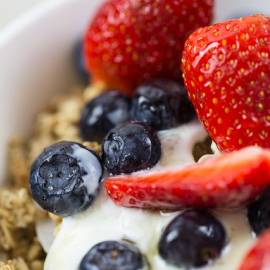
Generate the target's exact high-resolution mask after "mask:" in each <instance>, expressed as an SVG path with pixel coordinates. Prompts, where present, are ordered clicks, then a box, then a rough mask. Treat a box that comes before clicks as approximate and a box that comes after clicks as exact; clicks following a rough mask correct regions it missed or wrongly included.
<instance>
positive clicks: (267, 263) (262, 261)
mask: <svg viewBox="0 0 270 270" xmlns="http://www.w3.org/2000/svg"><path fill="white" fill-rule="evenodd" d="M269 250H270V229H268V230H267V231H265V232H264V233H263V234H262V235H261V236H260V237H259V238H258V239H257V241H256V242H255V244H254V246H253V247H252V248H251V249H250V251H249V252H248V253H247V254H246V256H245V257H244V260H243V262H242V264H241V266H240V268H239V269H238V270H267V269H270V256H269Z"/></svg>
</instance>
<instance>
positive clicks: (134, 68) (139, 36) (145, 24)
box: [84, 0, 214, 94]
mask: <svg viewBox="0 0 270 270" xmlns="http://www.w3.org/2000/svg"><path fill="white" fill-rule="evenodd" d="M213 1H214V0H196V1H190V0H109V1H106V2H105V3H104V4H103V5H102V6H101V7H100V9H99V10H98V12H97V14H96V16H95V17H94V19H93V20H92V21H91V23H90V25H89V27H88V28H87V31H86V33H85V39H84V48H85V58H86V66H87V67H88V69H89V70H90V71H91V73H92V75H93V78H94V79H96V80H102V81H104V82H105V83H107V85H108V86H110V87H113V88H119V89H121V90H124V91H126V92H127V93H130V94H131V93H132V92H133V90H134V89H135V88H136V86H138V85H139V84H140V83H142V82H144V81H145V80H148V79H151V78H154V77H168V78H174V79H177V80H180V79H181V73H180V71H179V63H180V59H181V52H182V50H183V47H184V42H185V40H186V38H187V37H188V35H189V34H191V33H192V32H193V31H194V30H195V29H197V28H198V27H200V26H205V25H208V24H209V23H210V22H211V20H212V8H213Z"/></svg>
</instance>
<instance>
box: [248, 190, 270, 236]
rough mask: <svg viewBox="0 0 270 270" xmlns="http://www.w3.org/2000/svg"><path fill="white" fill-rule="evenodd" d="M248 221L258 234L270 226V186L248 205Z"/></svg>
mask: <svg viewBox="0 0 270 270" xmlns="http://www.w3.org/2000/svg"><path fill="white" fill-rule="evenodd" d="M248 221H249V224H250V225H251V227H252V229H253V231H254V232H255V233H256V234H257V235H258V234H260V233H262V232H263V231H264V230H266V229H268V228H270V188H268V189H266V190H265V191H264V192H263V194H261V196H260V197H259V198H258V199H256V200H255V201H253V202H252V203H251V204H250V205H249V206H248Z"/></svg>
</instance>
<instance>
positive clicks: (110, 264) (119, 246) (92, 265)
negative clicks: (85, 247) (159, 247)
mask: <svg viewBox="0 0 270 270" xmlns="http://www.w3.org/2000/svg"><path fill="white" fill-rule="evenodd" d="M113 269H117V270H142V269H145V268H144V260H143V256H142V254H141V253H140V251H139V250H138V249H137V248H136V247H135V246H132V245H130V244H127V243H125V244H123V243H119V242H116V241H105V242H101V243H98V244H96V245H95V246H93V247H92V248H91V249H90V250H89V251H88V252H87V254H86V255H85V256H84V258H83V260H82V261H81V264H80V270H113Z"/></svg>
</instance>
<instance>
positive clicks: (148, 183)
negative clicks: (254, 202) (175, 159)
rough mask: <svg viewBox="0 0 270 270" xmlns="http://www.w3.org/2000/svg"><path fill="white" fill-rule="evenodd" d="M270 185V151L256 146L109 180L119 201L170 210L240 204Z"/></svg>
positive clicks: (111, 192)
mask: <svg viewBox="0 0 270 270" xmlns="http://www.w3.org/2000/svg"><path fill="white" fill-rule="evenodd" d="M269 184H270V150H266V149H262V148H260V147H252V146H250V147H247V148H244V149H242V150H239V151H233V152H230V153H227V154H224V155H222V156H218V157H215V158H212V159H210V160H207V161H204V162H202V163H196V164H194V165H189V166H186V167H184V168H174V169H171V168H170V169H164V170H158V171H141V172H139V173H134V174H131V175H119V176H114V177H110V178H108V179H107V180H106V183H105V185H106V188H107V192H108V194H109V196H110V197H111V198H112V199H113V200H114V201H115V202H116V203H117V204H120V205H123V206H126V207H141V208H158V209H167V210H177V209H179V208H182V207H189V206H192V207H213V208H220V207H225V208H232V207H240V206H243V205H245V204H246V203H247V202H248V201H249V200H250V199H253V198H254V197H256V196H257V195H258V194H259V193H261V192H262V191H263V189H265V188H266V186H268V185H269Z"/></svg>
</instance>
